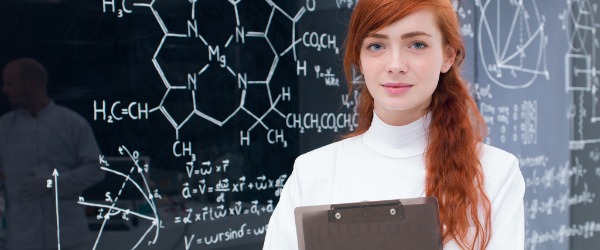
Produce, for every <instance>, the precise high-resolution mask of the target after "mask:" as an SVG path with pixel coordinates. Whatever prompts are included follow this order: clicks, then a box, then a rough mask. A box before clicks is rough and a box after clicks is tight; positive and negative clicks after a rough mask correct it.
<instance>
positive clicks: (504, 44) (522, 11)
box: [475, 0, 550, 89]
mask: <svg viewBox="0 0 600 250" xmlns="http://www.w3.org/2000/svg"><path fill="white" fill-rule="evenodd" d="M475 4H476V5H477V6H478V8H479V11H480V13H481V18H480V20H479V34H480V35H479V36H478V41H477V42H478V46H479V50H480V51H491V53H492V55H489V54H485V53H482V54H481V60H482V63H483V66H484V71H485V73H486V75H487V76H488V78H489V79H490V80H492V81H493V82H494V83H496V84H497V85H498V86H500V87H502V88H506V89H522V88H527V87H528V86H530V85H531V84H532V83H533V82H534V81H535V79H536V78H537V77H538V76H539V75H542V76H545V77H546V79H550V75H549V73H548V69H547V63H546V45H547V43H548V37H547V36H546V35H545V31H544V26H545V22H546V20H545V17H544V16H543V15H540V13H539V11H538V7H537V4H536V1H535V0H510V1H504V0H476V1H475ZM506 9H514V13H508V14H503V13H501V11H502V10H506ZM511 14H512V18H511V19H508V20H509V21H508V22H507V21H506V20H502V19H504V17H510V15H511ZM507 24H508V26H506V25H507ZM507 73H509V74H507Z"/></svg>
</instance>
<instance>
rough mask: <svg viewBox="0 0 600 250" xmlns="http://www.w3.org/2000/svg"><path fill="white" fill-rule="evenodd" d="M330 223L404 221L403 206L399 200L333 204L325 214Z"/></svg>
mask: <svg viewBox="0 0 600 250" xmlns="http://www.w3.org/2000/svg"><path fill="white" fill-rule="evenodd" d="M327 215H328V216H327V217H328V218H329V222H330V223H339V222H349V221H360V220H378V219H404V206H402V202H401V201H400V200H394V201H378V202H361V203H355V204H333V205H331V209H330V210H329V211H328V212H327Z"/></svg>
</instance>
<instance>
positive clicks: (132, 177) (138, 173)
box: [77, 146, 162, 249]
mask: <svg viewBox="0 0 600 250" xmlns="http://www.w3.org/2000/svg"><path fill="white" fill-rule="evenodd" d="M119 153H120V154H121V155H122V156H124V158H125V159H128V160H129V161H130V162H131V163H133V164H131V168H130V169H129V172H125V171H119V170H118V169H115V168H113V167H111V163H114V162H111V161H109V160H107V159H105V158H104V157H103V156H100V157H99V158H100V164H101V169H102V170H104V171H106V172H107V174H111V175H117V176H120V177H122V178H123V179H124V180H123V182H122V184H121V186H120V189H119V190H118V191H117V192H116V194H115V193H112V194H111V192H110V191H107V192H106V193H105V197H106V198H105V199H104V202H102V203H99V202H96V201H86V200H85V197H79V201H78V202H77V203H78V204H80V205H83V206H88V207H94V208H98V215H97V216H96V219H97V220H98V221H101V225H100V228H99V230H98V235H97V237H96V240H95V242H94V248H93V249H96V248H97V247H98V243H99V242H100V239H101V238H102V233H103V231H104V228H105V227H106V225H107V223H108V222H109V221H110V220H111V219H114V218H117V219H118V217H117V216H120V217H121V218H122V220H123V221H130V220H132V219H133V218H130V217H136V218H135V219H141V220H146V221H148V222H149V223H144V224H147V225H149V226H148V228H147V229H145V231H143V233H142V235H141V236H140V239H139V240H138V241H137V243H136V244H135V245H134V246H132V248H131V249H136V248H138V247H139V246H140V245H142V244H143V243H147V245H148V246H149V245H152V244H156V241H157V240H158V236H159V231H160V227H161V224H162V223H161V221H160V219H159V216H158V210H157V206H156V202H155V199H161V198H162V197H161V195H160V194H159V193H158V190H154V191H152V190H151V189H150V186H149V185H148V180H147V177H146V175H147V174H148V169H149V166H148V164H143V165H142V162H143V161H142V160H141V158H140V154H139V152H138V151H133V152H131V151H130V150H128V149H127V148H126V147H125V146H120V147H119ZM136 180H141V183H138V182H139V181H136ZM127 186H134V187H135V188H133V189H134V190H136V191H137V192H138V195H137V196H139V197H143V198H142V199H143V200H144V201H145V202H146V203H147V205H148V207H149V208H150V210H151V211H150V212H149V214H150V215H145V214H142V213H139V212H136V211H132V210H135V209H132V208H127V207H124V205H123V204H124V203H122V202H120V201H119V199H120V198H121V197H122V196H123V195H124V190H125V188H126V187H127ZM152 232H154V237H152ZM146 240H147V241H146Z"/></svg>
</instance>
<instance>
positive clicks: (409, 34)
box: [400, 31, 431, 39]
mask: <svg viewBox="0 0 600 250" xmlns="http://www.w3.org/2000/svg"><path fill="white" fill-rule="evenodd" d="M415 36H429V37H431V35H430V34H428V33H426V32H423V31H413V32H408V33H406V34H402V36H400V38H402V39H407V38H411V37H415Z"/></svg>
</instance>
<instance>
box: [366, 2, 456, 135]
mask: <svg viewBox="0 0 600 250" xmlns="http://www.w3.org/2000/svg"><path fill="white" fill-rule="evenodd" d="M445 55H448V57H446V56H445ZM454 58H455V51H454V49H452V48H450V47H449V46H447V45H445V42H444V39H443V37H442V33H441V31H440V29H439V28H438V25H437V23H436V17H435V13H434V12H433V11H432V10H430V9H424V10H420V11H417V12H415V13H413V14H411V15H408V16H406V17H404V18H402V19H400V20H398V21H396V22H394V23H392V24H390V25H389V26H386V27H383V28H382V29H380V30H377V31H375V32H373V33H371V34H368V35H367V37H366V38H365V39H364V40H363V42H362V45H361V49H360V63H361V67H360V68H361V72H362V74H363V75H364V79H365V82H366V84H367V88H368V90H369V92H370V93H371V95H372V96H373V98H374V101H375V105H374V106H375V113H376V114H377V116H379V117H380V118H381V119H382V120H383V121H384V122H385V123H387V124H390V125H396V126H398V125H406V124H408V123H411V122H413V121H416V120H417V119H419V118H420V117H422V116H423V114H424V113H423V112H424V110H425V109H426V108H427V107H428V106H429V103H430V102H431V96H432V94H433V92H434V90H435V88H436V87H437V84H438V80H439V77H440V72H442V73H445V72H447V71H448V69H450V66H452V63H453V62H454Z"/></svg>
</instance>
